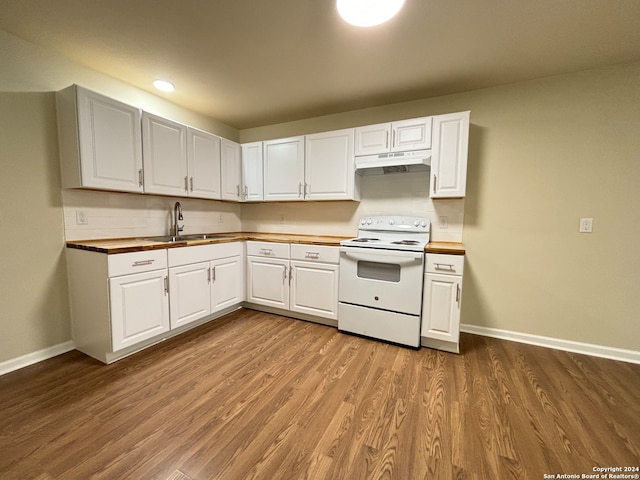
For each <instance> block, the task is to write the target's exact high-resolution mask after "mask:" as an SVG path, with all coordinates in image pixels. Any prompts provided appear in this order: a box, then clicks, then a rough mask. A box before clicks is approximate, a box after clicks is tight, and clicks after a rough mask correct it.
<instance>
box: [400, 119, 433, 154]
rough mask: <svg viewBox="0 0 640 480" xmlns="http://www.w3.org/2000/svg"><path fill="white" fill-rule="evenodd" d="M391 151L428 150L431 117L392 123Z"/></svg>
mask: <svg viewBox="0 0 640 480" xmlns="http://www.w3.org/2000/svg"><path fill="white" fill-rule="evenodd" d="M391 126H392V130H393V132H392V142H391V145H392V146H391V150H393V151H394V152H405V151H409V150H428V149H430V148H431V127H432V117H423V118H413V119H410V120H401V121H399V122H393V123H392V124H391Z"/></svg>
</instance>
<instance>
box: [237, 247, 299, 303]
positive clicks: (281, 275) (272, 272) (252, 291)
mask: <svg viewBox="0 0 640 480" xmlns="http://www.w3.org/2000/svg"><path fill="white" fill-rule="evenodd" d="M288 274H289V260H282V259H277V258H269V259H266V258H261V257H247V302H252V303H257V304H259V305H268V306H270V307H277V308H284V309H289V277H288Z"/></svg>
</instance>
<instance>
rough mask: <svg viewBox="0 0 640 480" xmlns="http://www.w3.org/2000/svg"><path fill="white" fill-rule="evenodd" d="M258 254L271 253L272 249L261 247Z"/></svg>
mask: <svg viewBox="0 0 640 480" xmlns="http://www.w3.org/2000/svg"><path fill="white" fill-rule="evenodd" d="M260 255H273V250H272V249H270V248H261V249H260Z"/></svg>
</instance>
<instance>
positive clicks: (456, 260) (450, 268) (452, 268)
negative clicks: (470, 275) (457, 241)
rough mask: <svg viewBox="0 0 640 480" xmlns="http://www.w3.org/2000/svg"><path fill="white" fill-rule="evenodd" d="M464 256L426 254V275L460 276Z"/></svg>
mask: <svg viewBox="0 0 640 480" xmlns="http://www.w3.org/2000/svg"><path fill="white" fill-rule="evenodd" d="M463 269H464V255H442V254H432V253H428V254H427V265H426V268H425V271H426V272H427V273H441V274H445V275H446V274H449V275H462V270H463Z"/></svg>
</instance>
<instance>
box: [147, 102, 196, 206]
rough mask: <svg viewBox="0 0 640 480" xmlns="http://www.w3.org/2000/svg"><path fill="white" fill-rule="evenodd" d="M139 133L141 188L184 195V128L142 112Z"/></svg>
mask: <svg viewBox="0 0 640 480" xmlns="http://www.w3.org/2000/svg"><path fill="white" fill-rule="evenodd" d="M142 132H143V135H142V142H143V152H144V191H145V192H146V193H158V194H162V195H177V196H186V195H187V193H188V175H187V127H186V126H185V125H181V124H179V123H177V122H173V121H171V120H167V119H166V118H162V117H159V116H157V115H152V114H150V113H147V112H143V114H142Z"/></svg>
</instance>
